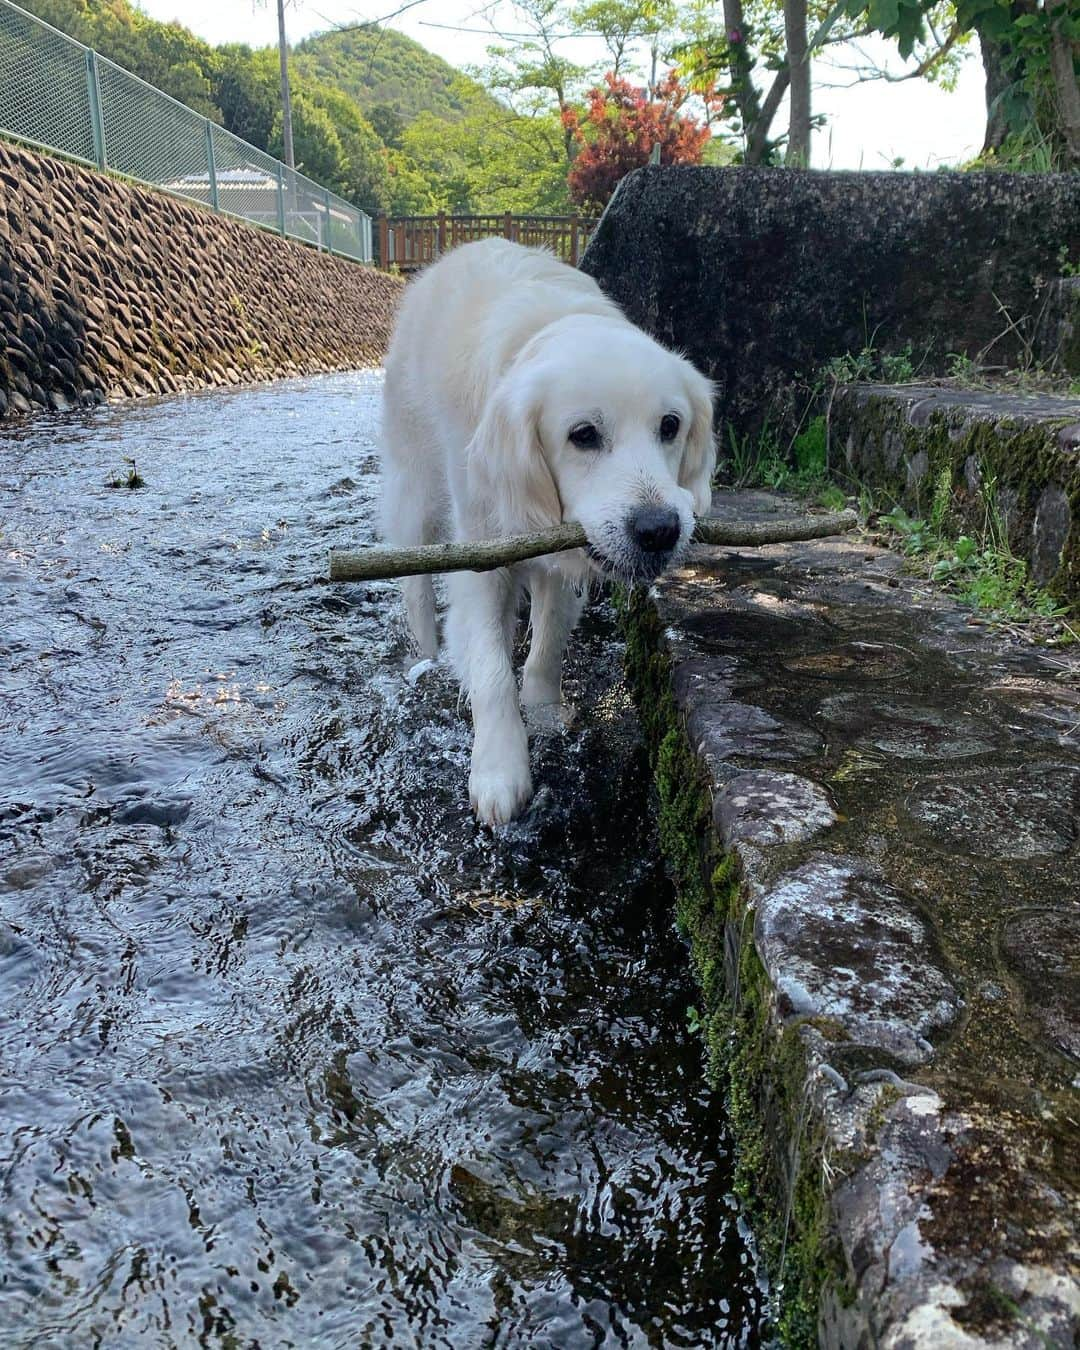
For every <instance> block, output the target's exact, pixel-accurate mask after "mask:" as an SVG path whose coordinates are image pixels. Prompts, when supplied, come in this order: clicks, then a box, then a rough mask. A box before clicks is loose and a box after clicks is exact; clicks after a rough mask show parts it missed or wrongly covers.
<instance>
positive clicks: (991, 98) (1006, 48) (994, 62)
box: [975, 0, 1038, 154]
mask: <svg viewBox="0 0 1080 1350" xmlns="http://www.w3.org/2000/svg"><path fill="white" fill-rule="evenodd" d="M1037 8H1038V0H1012V4H1011V5H1010V6H1009V12H1010V17H1011V18H1012V19H1013V20H1016V19H1018V18H1020V16H1021V15H1022V14H1034V13H1035V12H1036V10H1037ZM975 31H976V33H977V34H978V35H979V49H980V51H981V53H982V63H983V71H984V73H985V75H986V133H985V135H984V136H983V154H985V153H986V152H987V151H988V150H997V149H999V148H1000V146H1001V145H1002V143H1003V142H1004V140H1005V138H1006V136H1008V134H1009V132H1010V131H1015V130H1016V128H1015V127H1010V126H1009V124H1008V121H1007V119H1006V116H1005V108H1004V100H1003V97H1002V96H1003V95H1004V93H1005V91H1006V90H1007V89H1008V88H1009V87H1010V86H1011V85H1013V84H1015V83H1017V82H1018V81H1021V80H1023V78H1024V59H1023V57H1022V56H1020V55H1019V54H1018V53H1017V52H1016V51H1014V49H1013V46H1012V44H1011V43H1010V42H1003V41H1001V39H1000V38H994V37H991V36H989V34H988V33H986V31H985V30H984V29H983V28H982V27H980V25H979V24H978V22H976V24H975Z"/></svg>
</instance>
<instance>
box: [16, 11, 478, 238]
mask: <svg viewBox="0 0 1080 1350" xmlns="http://www.w3.org/2000/svg"><path fill="white" fill-rule="evenodd" d="M23 6H24V8H26V9H28V10H29V11H30V12H31V13H33V14H36V15H37V16H38V17H39V18H41V19H44V20H45V21H46V22H47V23H50V24H52V25H53V26H54V27H55V28H59V29H60V30H61V32H64V33H67V34H68V35H69V36H71V37H74V38H77V39H78V40H79V41H80V42H84V43H86V44H87V45H88V46H92V47H95V48H96V49H97V50H98V51H99V52H100V53H101V54H102V55H103V56H107V57H108V58H109V59H110V60H112V61H115V62H116V63H117V64H118V65H121V66H123V67H124V68H125V69H127V70H130V71H132V72H133V73H134V74H136V75H138V76H140V77H141V78H142V79H144V80H146V81H147V82H148V83H150V84H152V85H155V86H156V87H157V88H159V89H162V90H164V91H165V92H166V93H167V94H171V95H172V96H173V98H176V99H179V100H180V102H182V103H186V104H187V105H188V106H189V107H191V108H194V109H195V110H196V111H197V112H200V113H203V114H204V115H205V116H207V117H210V118H211V119H213V120H214V121H215V122H220V123H221V124H222V125H223V126H224V127H226V128H227V129H228V130H229V131H232V132H235V134H236V135H238V136H242V137H243V138H244V140H247V141H250V142H251V143H252V144H253V145H256V146H258V147H259V148H260V149H262V150H267V151H269V153H270V154H273V155H277V156H278V157H280V156H281V154H282V148H283V147H282V134H281V94H280V84H279V74H278V57H277V52H276V50H273V49H269V48H262V49H255V50H253V49H252V48H250V47H247V46H244V45H240V44H232V45H228V46H224V47H212V46H211V45H210V44H209V43H207V42H204V41H203V40H202V39H201V38H198V37H196V36H195V35H194V34H193V33H190V32H189V31H188V30H187V29H186V28H184V27H182V26H181V25H180V24H179V23H175V22H174V23H160V22H158V21H157V20H154V19H150V18H148V17H147V16H146V15H145V14H143V13H141V12H140V11H139V10H137V9H135V8H133V7H132V6H131V5H130V4H129V3H128V2H127V0H23ZM291 69H292V95H293V134H294V143H295V154H296V163H297V168H299V169H301V170H302V171H303V172H305V173H307V174H309V175H310V176H311V177H312V178H315V179H316V180H318V182H320V183H323V184H325V185H326V186H327V187H330V188H332V189H334V191H336V192H339V193H341V194H342V196H344V197H347V198H348V199H349V200H351V201H354V202H356V203H357V205H359V206H362V207H363V208H364V209H365V210H367V211H370V212H373V213H374V212H380V211H387V210H398V211H402V210H424V209H428V208H431V209H434V208H436V207H438V206H453V205H456V204H458V203H457V202H454V201H451V200H449V199H448V198H447V197H446V195H445V194H446V185H445V184H444V183H442V182H441V181H438V166H437V165H435V164H433V163H431V162H430V157H429V162H428V163H427V164H425V165H424V166H423V167H421V166H420V165H418V164H416V163H414V162H413V160H412V158H411V157H410V156H409V155H408V154H407V152H405V151H404V150H403V149H402V148H401V146H402V139H403V137H404V136H405V134H406V131H407V129H408V127H409V125H410V124H411V123H412V122H414V121H415V120H416V119H417V117H419V116H422V118H423V119H424V123H425V128H426V130H425V132H424V133H423V135H421V137H420V147H421V148H422V147H423V143H424V141H425V140H426V139H427V138H428V137H431V138H433V139H434V140H435V141H438V140H440V139H441V134H442V132H444V131H445V130H446V127H447V125H448V124H449V123H453V122H455V121H460V120H461V119H462V118H463V117H464V116H465V115H466V112H467V110H468V109H481V108H485V109H486V111H487V113H488V115H489V116H491V115H492V114H494V113H497V112H498V111H499V107H498V105H497V104H496V102H495V100H494V99H492V97H491V96H490V95H489V94H487V93H486V92H485V91H484V90H483V89H481V88H480V86H479V85H477V84H474V83H473V82H472V81H471V80H468V79H467V78H466V77H465V76H463V75H461V74H460V73H459V72H458V71H455V70H454V69H453V68H452V67H451V66H449V65H447V64H446V62H445V61H442V60H440V59H439V57H437V56H434V55H433V54H432V53H431V52H429V51H427V50H426V49H425V48H423V47H421V46H420V45H419V43H416V42H414V41H412V39H411V38H407V37H405V36H404V35H403V34H401V33H396V32H393V31H392V30H386V29H367V30H363V31H359V32H353V33H327V34H324V35H322V36H317V37H313V38H309V39H308V40H307V41H306V42H304V43H302V44H301V45H300V46H298V47H297V49H296V51H295V52H294V53H293V57H292V68H291ZM465 204H466V205H471V204H472V203H471V202H466V203H465Z"/></svg>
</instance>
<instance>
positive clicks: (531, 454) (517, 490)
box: [466, 371, 562, 534]
mask: <svg viewBox="0 0 1080 1350" xmlns="http://www.w3.org/2000/svg"><path fill="white" fill-rule="evenodd" d="M539 422H540V409H539V408H538V407H537V406H536V402H535V397H534V395H533V393H532V391H531V390H530V389H529V388H528V386H527V384H525V383H524V382H523V381H522V380H521V377H520V375H517V376H515V373H514V372H513V371H511V372H510V373H508V374H507V375H505V376H504V377H503V379H502V380H500V381H499V384H498V385H497V386H496V388H495V391H494V393H493V394H492V396H491V397H490V399H489V400H488V403H487V406H486V407H485V409H484V413H483V416H482V417H481V419H480V424H479V426H478V427H477V428H476V432H475V434H474V435H473V438H472V440H471V441H470V442H469V446H468V449H467V451H466V463H467V466H468V468H467V472H468V475H469V488H470V496H471V498H472V500H473V502H474V503H476V504H477V505H479V506H481V509H482V511H483V513H484V514H486V515H488V516H489V517H490V518H491V520H492V522H493V523H494V524H495V525H497V526H498V527H499V529H500V530H502V531H503V532H504V533H506V534H521V533H526V532H528V531H532V530H543V529H547V528H548V526H551V525H558V524H560V523H561V521H562V502H561V501H560V499H559V491H558V488H557V487H556V486H555V479H554V478H553V477H552V475H551V470H550V469H549V467H548V463H547V460H546V459H545V458H544V448H543V446H542V445H541V443H540V428H539Z"/></svg>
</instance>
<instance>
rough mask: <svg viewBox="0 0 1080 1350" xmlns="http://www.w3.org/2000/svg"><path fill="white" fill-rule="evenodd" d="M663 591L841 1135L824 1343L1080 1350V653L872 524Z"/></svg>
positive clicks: (786, 1009)
mask: <svg viewBox="0 0 1080 1350" xmlns="http://www.w3.org/2000/svg"><path fill="white" fill-rule="evenodd" d="M715 505H716V509H718V510H719V511H720V512H721V513H723V512H724V511H731V512H733V511H735V510H736V509H737V510H738V512H739V514H740V515H744V514H746V512H747V511H748V510H751V511H752V512H753V513H755V514H758V515H760V516H762V517H763V518H764V517H767V516H769V515H770V514H774V513H777V512H782V513H783V514H790V513H791V511H792V510H793V509H794V504H792V503H782V502H780V501H778V500H777V499H776V498H774V497H770V496H769V495H768V494H740V496H739V501H738V505H737V507H736V505H735V504H734V502H733V499H732V498H730V497H724V496H720V497H719V498H718V499H717V501H716V503H715ZM655 602H656V604H657V606H658V608H659V616H660V621H661V625H662V628H663V631H664V642H665V644H666V646H667V648H668V650H669V652H670V654H671V656H672V659H673V671H672V678H673V682H674V690H675V694H676V698H677V702H678V704H679V706H680V708H681V710H682V713H683V715H684V717H685V721H686V726H687V734H688V737H689V739H690V742H691V745H692V747H693V749H694V750H695V751H696V753H697V754H698V756H699V758H700V760H701V762H702V763H703V765H704V767H705V769H706V771H707V774H708V777H709V780H710V782H711V786H712V793H713V801H714V823H715V827H716V829H717V832H718V835H719V837H720V841H721V843H722V844H723V845H725V846H727V847H729V848H732V849H734V850H735V852H736V854H737V856H738V859H739V861H740V864H741V869H742V872H741V874H742V877H743V886H744V896H745V898H746V901H747V903H748V904H749V913H750V914H751V915H752V916H753V923H752V925H746V924H744V925H743V928H744V929H745V933H735V934H731V935H729V942H733V943H734V944H735V945H736V946H737V945H738V942H739V941H742V940H745V938H746V934H749V933H752V940H753V942H754V943H755V946H756V948H757V953H758V956H759V958H760V960H761V962H762V963H763V965H764V968H765V970H766V972H767V976H768V979H769V982H770V985H771V1000H772V1003H771V1006H772V1010H773V1012H772V1015H773V1018H774V1021H775V1025H776V1027H777V1030H778V1032H779V1029H780V1028H782V1027H785V1026H786V1027H796V1028H797V1029H798V1034H799V1036H800V1038H801V1040H802V1043H803V1045H804V1047H805V1049H806V1052H807V1070H806V1081H805V1084H804V1092H805V1100H806V1101H807V1103H809V1104H810V1105H811V1108H812V1110H813V1111H814V1112H815V1113H816V1115H817V1118H818V1119H819V1120H820V1121H822V1122H823V1124H824V1130H825V1133H824V1138H825V1141H826V1142H825V1145H824V1151H823V1155H822V1157H823V1159H824V1161H822V1160H820V1159H819V1160H818V1163H819V1164H820V1166H821V1168H822V1173H821V1185H822V1186H823V1187H824V1188H825V1190H826V1192H827V1193H828V1195H829V1198H830V1213H831V1223H832V1225H833V1227H834V1229H835V1231H836V1232H837V1234H838V1235H839V1238H840V1242H841V1247H842V1251H843V1258H844V1264H845V1272H846V1276H845V1278H846V1280H847V1283H848V1289H847V1292H846V1293H841V1291H838V1290H837V1289H833V1290H832V1291H831V1294H829V1295H827V1298H826V1303H825V1305H824V1306H823V1314H822V1323H821V1334H822V1338H823V1343H824V1344H828V1345H844V1346H855V1345H858V1346H862V1345H864V1344H865V1345H869V1344H875V1345H876V1344H881V1345H888V1346H895V1347H901V1346H903V1347H915V1346H920V1347H922V1346H925V1347H931V1346H933V1347H940V1346H965V1347H975V1346H988V1345H994V1346H1010V1347H1020V1346H1031V1347H1043V1346H1046V1345H1054V1346H1058V1345H1067V1344H1072V1343H1073V1337H1074V1336H1075V1335H1076V1334H1077V1329H1078V1328H1080V1283H1078V1281H1077V1258H1078V1255H1080V1241H1078V1213H1080V1123H1078V1122H1080V968H1078V966H1077V951H1078V950H1080V944H1078V942H1077V937H1078V934H1080V930H1078V927H1077V925H1078V922H1080V843H1078V839H1080V831H1078V822H1080V660H1078V659H1077V658H1076V656H1075V654H1073V655H1070V654H1069V653H1068V652H1067V651H1064V652H1055V651H1049V650H1041V649H1037V648H1034V647H1032V646H1030V645H1026V644H1024V643H1021V642H1019V641H1015V640H1012V639H1011V638H1009V637H1008V636H1007V635H1005V636H1003V635H995V634H993V633H991V632H989V631H988V630H987V629H986V628H985V627H984V626H977V625H974V624H973V623H972V622H971V615H970V613H969V612H968V611H965V610H963V609H961V608H960V607H959V606H957V605H955V604H954V603H953V602H951V601H950V600H949V599H948V597H946V596H944V595H943V594H941V593H940V592H937V593H934V592H931V591H929V590H928V589H927V588H926V586H925V584H923V583H920V582H918V581H916V580H915V579H913V578H910V577H907V576H905V575H904V574H903V572H902V565H901V563H900V560H899V559H897V558H895V557H894V556H892V555H890V554H888V553H884V552H882V551H881V550H880V549H877V548H873V547H868V546H867V545H866V543H865V542H864V541H862V540H860V539H859V538H857V537H848V538H845V539H833V540H821V541H817V542H814V543H806V544H791V545H778V546H774V547H771V548H768V549H762V550H760V551H757V552H754V553H750V552H746V551H744V552H739V551H736V550H718V549H713V550H706V549H700V550H699V552H698V553H697V555H696V556H695V558H694V560H693V561H692V563H691V565H689V566H688V567H686V568H685V569H684V570H683V571H682V572H680V573H677V574H675V575H674V576H673V577H671V578H668V579H665V580H664V581H662V582H661V583H660V585H659V586H658V587H657V588H656V592H655ZM804 1124H805V1122H804ZM808 1133H812V1131H808ZM774 1144H775V1146H776V1147H777V1148H778V1149H780V1150H784V1151H785V1156H786V1155H787V1154H789V1153H790V1152H791V1150H792V1149H795V1150H796V1151H797V1149H798V1145H799V1141H798V1140H796V1139H792V1138H789V1137H786V1136H785V1135H784V1133H783V1127H782V1125H781V1126H780V1127H779V1136H778V1137H777V1138H775V1139H774ZM830 1151H831V1154H830ZM830 1156H831V1162H830ZM793 1240H794V1239H792V1241H793Z"/></svg>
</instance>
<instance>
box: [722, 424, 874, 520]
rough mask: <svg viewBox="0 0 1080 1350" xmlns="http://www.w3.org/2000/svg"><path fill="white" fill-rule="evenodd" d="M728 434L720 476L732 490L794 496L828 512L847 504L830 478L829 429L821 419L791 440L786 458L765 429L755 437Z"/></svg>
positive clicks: (731, 429)
mask: <svg viewBox="0 0 1080 1350" xmlns="http://www.w3.org/2000/svg"><path fill="white" fill-rule="evenodd" d="M727 431H728V454H727V456H726V459H725V460H724V461H723V462H722V464H721V472H722V473H723V475H724V476H725V477H726V478H727V480H728V481H729V482H730V484H731V486H732V487H736V488H746V487H764V488H771V489H772V490H773V491H775V492H794V493H797V494H798V495H799V496H802V497H807V498H809V499H810V500H811V501H813V502H814V504H815V505H817V506H824V507H827V508H828V509H829V510H839V509H840V508H841V507H842V506H844V505H845V503H846V502H847V495H846V494H845V493H844V491H843V489H842V488H840V487H838V486H837V484H836V483H834V482H833V481H832V479H831V478H830V477H829V467H828V427H827V425H826V421H825V418H824V417H823V416H819V417H814V418H812V419H811V420H810V421H809V422H808V423H807V424H806V426H805V427H803V429H802V430H801V431H800V432H799V433H798V435H796V436H795V437H794V439H793V440H792V442H791V451H790V454H789V455H786V454H785V453H784V451H783V450H782V449H781V446H780V442H779V441H778V439H777V437H776V435H775V433H774V432H773V431H772V430H771V428H770V427H769V426H768V425H766V426H765V427H764V428H762V430H761V431H760V432H759V433H758V434H757V435H756V436H749V435H748V436H741V437H740V436H737V435H736V434H735V430H734V428H733V427H732V426H731V425H730V424H729V425H728V429H727Z"/></svg>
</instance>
